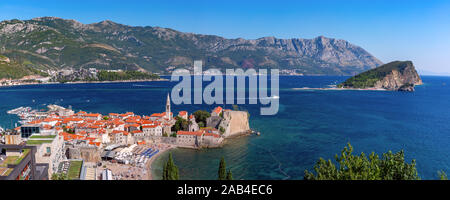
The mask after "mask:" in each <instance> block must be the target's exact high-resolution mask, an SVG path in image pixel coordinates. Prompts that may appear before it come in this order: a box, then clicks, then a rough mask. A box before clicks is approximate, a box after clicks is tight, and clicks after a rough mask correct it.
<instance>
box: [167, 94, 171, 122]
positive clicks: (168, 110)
mask: <svg viewBox="0 0 450 200" xmlns="http://www.w3.org/2000/svg"><path fill="white" fill-rule="evenodd" d="M166 118H167V119H169V120H172V116H171V115H170V96H169V93H167V102H166Z"/></svg>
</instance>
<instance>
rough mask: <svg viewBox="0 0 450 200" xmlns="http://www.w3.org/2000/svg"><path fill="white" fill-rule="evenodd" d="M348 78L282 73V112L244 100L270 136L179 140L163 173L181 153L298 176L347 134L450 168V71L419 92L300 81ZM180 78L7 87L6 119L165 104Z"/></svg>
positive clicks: (182, 163) (208, 175)
mask: <svg viewBox="0 0 450 200" xmlns="http://www.w3.org/2000/svg"><path fill="white" fill-rule="evenodd" d="M347 78H348V77H344V76H336V77H333V76H280V78H279V83H280V90H279V101H280V104H279V111H278V113H277V114H276V115H272V116H264V115H260V109H261V107H264V106H265V105H260V104H256V105H249V104H245V105H238V106H239V109H241V110H246V111H248V112H249V113H250V126H251V128H252V129H254V130H256V131H259V132H260V133H261V135H260V136H257V135H250V136H245V137H239V138H234V139H229V140H227V141H226V144H225V145H224V146H223V147H222V148H218V149H202V150H191V149H173V150H170V151H168V152H166V153H163V154H162V155H161V156H159V157H158V158H157V159H156V160H155V161H154V162H153V164H152V167H151V168H152V172H153V178H154V179H160V178H161V173H162V166H163V163H164V162H166V160H167V157H168V154H169V153H172V155H173V158H174V161H175V164H176V165H177V166H178V168H179V171H180V178H181V179H212V180H214V179H217V170H218V166H219V162H220V159H221V157H224V158H225V161H226V167H227V169H230V170H231V171H232V173H233V178H234V179H244V180H253V179H256V180H271V179H280V180H298V179H303V175H304V171H305V170H309V171H311V170H313V169H314V168H313V167H314V165H315V163H316V162H317V161H318V159H319V158H324V159H331V160H334V157H335V155H336V154H339V153H340V151H341V150H342V149H343V148H344V147H345V146H346V145H347V143H350V144H351V145H352V146H353V148H354V153H356V154H359V153H361V152H364V153H365V154H366V155H368V154H369V153H371V152H375V153H377V154H379V155H380V156H381V155H382V153H384V152H388V151H392V152H397V151H400V150H404V152H405V159H406V161H407V162H411V160H413V159H414V160H415V161H416V167H417V170H418V173H419V176H420V177H421V178H422V179H437V178H438V171H444V172H447V174H449V173H450V77H439V76H423V77H422V79H423V82H424V84H423V85H421V86H417V87H416V91H415V92H412V93H409V92H392V91H352V90H345V91H335V90H299V89H297V88H303V87H310V88H320V87H328V86H329V85H333V84H336V83H339V82H342V81H344V80H345V79H347ZM176 84H177V82H170V81H154V82H134V83H86V84H49V85H28V86H14V87H3V88H0V126H1V127H4V128H14V127H15V126H16V123H17V122H18V121H19V119H18V118H17V116H14V115H9V114H7V113H6V112H7V111H8V110H11V109H14V108H17V107H20V106H30V107H32V108H33V109H45V108H46V106H47V105H49V104H58V105H61V106H65V107H68V106H71V107H72V109H74V110H75V111H79V110H83V111H87V112H96V113H97V112H98V113H102V114H108V113H111V112H115V113H120V112H128V111H130V112H134V113H136V114H139V115H149V114H151V113H156V112H163V111H164V109H165V101H166V96H167V93H168V92H170V91H171V90H172V88H173V86H174V85H176ZM203 84H204V85H203V87H204V86H205V85H207V84H208V83H207V82H204V83H203ZM236 87H240V86H236ZM236 89H238V88H236ZM215 106H217V105H206V104H201V105H195V104H194V105H175V104H172V112H174V114H176V113H178V111H182V110H186V111H188V112H189V113H191V112H193V111H196V110H200V109H202V110H208V111H210V110H211V109H213V108H214V107H215ZM220 106H223V107H225V108H230V109H231V108H232V105H228V104H227V105H224V104H221V105H220Z"/></svg>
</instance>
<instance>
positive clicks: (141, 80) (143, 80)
mask: <svg viewBox="0 0 450 200" xmlns="http://www.w3.org/2000/svg"><path fill="white" fill-rule="evenodd" d="M153 81H170V80H169V79H165V78H159V79H140V80H117V81H74V82H66V83H60V82H48V83H21V84H16V85H0V88H3V87H14V86H24V85H56V84H86V83H137V82H153Z"/></svg>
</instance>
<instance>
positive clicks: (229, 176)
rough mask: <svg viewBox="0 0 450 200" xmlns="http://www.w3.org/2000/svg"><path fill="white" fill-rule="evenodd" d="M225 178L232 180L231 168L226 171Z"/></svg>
mask: <svg viewBox="0 0 450 200" xmlns="http://www.w3.org/2000/svg"><path fill="white" fill-rule="evenodd" d="M227 180H230V181H231V180H233V174H232V173H231V170H228V173H227Z"/></svg>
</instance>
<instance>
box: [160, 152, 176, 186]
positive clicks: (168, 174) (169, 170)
mask: <svg viewBox="0 0 450 200" xmlns="http://www.w3.org/2000/svg"><path fill="white" fill-rule="evenodd" d="M163 180H178V167H177V166H176V165H175V163H174V162H173V158H172V153H170V154H169V160H168V161H167V162H166V164H165V165H164V168H163Z"/></svg>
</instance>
